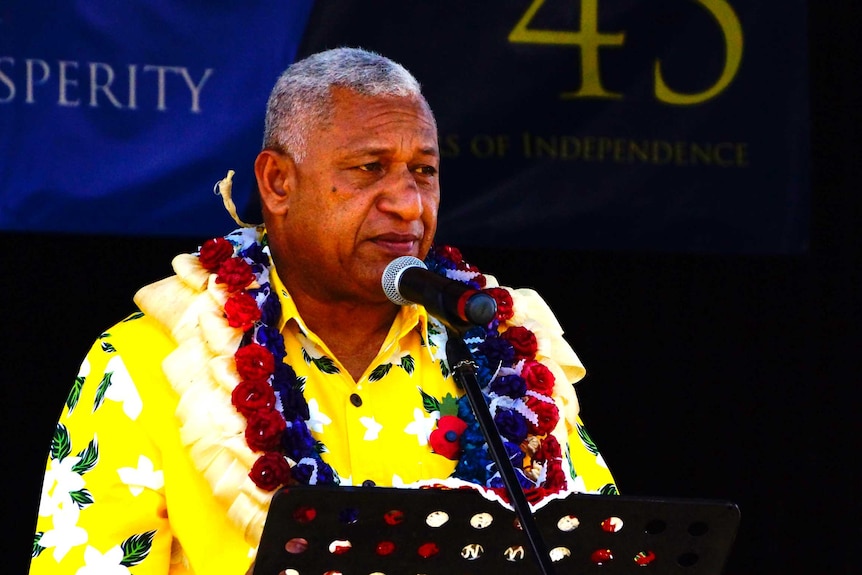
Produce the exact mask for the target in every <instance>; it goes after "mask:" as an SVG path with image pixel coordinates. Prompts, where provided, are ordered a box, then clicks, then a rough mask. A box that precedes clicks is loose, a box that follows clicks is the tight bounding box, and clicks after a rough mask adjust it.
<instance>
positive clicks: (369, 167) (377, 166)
mask: <svg viewBox="0 0 862 575" xmlns="http://www.w3.org/2000/svg"><path fill="white" fill-rule="evenodd" d="M356 169H358V170H360V171H362V172H379V171H381V170H382V169H383V164H381V163H380V162H369V163H367V164H362V165H361V166H357V167H356Z"/></svg>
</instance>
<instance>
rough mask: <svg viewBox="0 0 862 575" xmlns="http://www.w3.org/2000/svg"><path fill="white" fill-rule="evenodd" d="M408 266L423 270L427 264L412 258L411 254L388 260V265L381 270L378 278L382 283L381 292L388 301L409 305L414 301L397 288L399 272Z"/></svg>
mask: <svg viewBox="0 0 862 575" xmlns="http://www.w3.org/2000/svg"><path fill="white" fill-rule="evenodd" d="M408 268H422V269H423V270H427V269H428V266H426V265H425V262H423V261H422V260H420V259H419V258H414V257H413V256H401V257H398V258H395V259H394V260H392V261H391V262H389V265H387V266H386V269H385V270H383V277H381V278H380V283H381V284H383V293H385V294H386V297H388V298H389V301H391V302H392V303H394V304H396V305H410V304H412V303H415V302H412V301H410V300H409V299H406V298H405V297H404V296H402V295H401V292H400V291H399V289H398V286H399V284H400V283H401V274H402V273H404V270H406V269H408Z"/></svg>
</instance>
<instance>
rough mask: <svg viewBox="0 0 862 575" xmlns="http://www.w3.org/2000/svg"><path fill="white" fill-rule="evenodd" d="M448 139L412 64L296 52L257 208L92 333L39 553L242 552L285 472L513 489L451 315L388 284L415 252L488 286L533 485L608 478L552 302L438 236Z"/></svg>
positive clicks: (607, 484) (67, 415)
mask: <svg viewBox="0 0 862 575" xmlns="http://www.w3.org/2000/svg"><path fill="white" fill-rule="evenodd" d="M439 163H440V157H439V152H438V148H437V130H436V125H435V121H434V117H433V115H432V114H431V110H430V109H429V107H428V104H427V102H426V101H425V99H424V98H423V96H422V95H421V93H420V90H419V86H418V83H417V82H416V80H415V79H414V78H413V77H412V76H411V75H410V74H409V73H408V72H407V71H406V70H405V69H404V68H403V67H401V66H400V65H398V64H395V63H394V62H392V61H390V60H388V59H386V58H383V57H381V56H378V55H375V54H372V53H369V52H365V51H362V50H357V49H336V50H331V51H327V52H323V53H320V54H316V55H314V56H311V57H309V58H307V59H306V60H303V61H301V62H298V63H296V64H294V65H293V66H291V67H290V68H289V69H288V70H287V71H286V72H285V73H284V74H283V75H282V77H281V78H280V79H279V80H278V82H277V83H276V86H275V88H274V89H273V92H272V95H271V96H270V100H269V103H268V108H267V117H266V134H265V141H264V149H263V151H262V152H261V153H260V155H259V156H258V158H257V160H256V162H255V166H254V167H255V175H256V177H257V181H258V187H259V190H260V197H261V204H262V208H263V216H264V222H265V226H245V227H244V228H243V229H240V230H237V231H236V232H233V233H231V234H229V235H228V236H226V237H225V238H214V239H211V240H208V241H207V242H205V243H204V244H203V245H202V246H201V248H200V250H199V252H198V253H196V254H186V255H181V256H178V257H177V258H176V259H175V260H174V264H173V265H174V270H175V272H176V275H174V276H172V277H170V278H167V279H165V280H162V281H160V282H157V283H155V284H152V285H150V286H147V287H145V288H144V289H142V290H141V291H140V292H139V293H138V294H137V295H136V298H135V301H136V303H137V304H138V306H139V307H140V309H141V312H139V313H136V314H133V315H132V316H130V317H129V318H127V319H126V320H124V321H123V322H121V323H120V324H118V325H116V326H114V327H113V328H111V329H110V330H109V331H108V332H106V333H105V334H103V335H102V337H101V338H100V341H99V342H97V343H96V345H94V346H93V348H92V350H91V351H90V353H89V354H88V356H87V358H86V360H85V361H84V364H83V365H82V368H81V371H80V373H79V377H78V378H77V380H76V383H75V386H74V387H73V390H72V392H71V393H70V395H69V398H68V400H67V402H66V408H65V409H64V413H63V415H62V417H61V420H60V423H58V426H57V431H56V432H55V436H54V441H53V442H52V446H51V453H50V457H49V459H48V468H47V471H46V475H45V482H44V485H43V495H42V501H41V504H40V510H39V515H40V517H39V522H38V525H37V532H36V535H35V538H34V548H33V555H34V559H33V561H32V564H31V572H33V573H80V574H84V575H86V574H87V573H126V572H129V569H130V568H133V570H134V573H135V574H136V575H142V574H150V573H154V574H155V573H157V574H164V573H171V574H175V573H243V572H245V571H246V570H247V569H248V568H249V565H250V564H252V562H253V560H254V557H255V551H256V548H257V543H258V542H259V539H260V534H261V530H262V527H263V522H264V519H265V517H266V512H267V509H268V505H269V500H270V498H271V496H272V494H273V493H274V491H275V490H276V489H277V488H278V487H280V486H281V485H285V484H293V483H304V484H332V485H335V484H341V485H349V484H353V485H360V484H363V485H370V484H373V485H379V486H407V485H409V486H419V485H429V484H446V485H454V486H460V485H463V484H465V483H467V484H470V485H473V486H482V488H483V489H484V490H487V492H489V493H492V492H495V491H496V492H497V493H498V494H499V493H501V485H502V484H501V480H500V476H499V473H498V472H496V470H495V466H494V465H493V464H492V463H491V461H490V459H489V455H488V453H487V449H486V448H485V447H484V444H483V441H482V439H481V435H480V432H479V429H478V426H477V424H476V422H475V419H474V418H473V416H472V413H471V411H470V409H469V407H468V406H467V403H466V401H465V400H464V398H463V397H461V395H462V392H461V391H460V390H459V389H458V387H457V386H456V384H455V383H454V382H453V380H452V376H451V373H450V366H449V365H448V364H447V361H446V353H445V349H446V345H445V343H446V340H447V337H448V336H447V333H446V331H445V329H444V328H443V326H442V324H441V323H440V322H439V321H437V320H436V319H434V318H433V317H430V316H428V314H427V313H426V312H425V310H424V309H423V308H422V307H421V306H416V305H411V306H404V307H400V306H396V305H395V304H393V303H392V302H390V301H389V300H388V299H387V298H386V296H385V295H384V293H383V290H382V289H381V285H380V278H381V275H382V273H383V270H384V268H385V267H386V265H387V264H388V263H389V262H390V261H392V260H393V259H394V258H396V257H398V256H402V255H409V256H415V257H418V258H425V259H426V261H427V262H428V263H429V265H430V268H431V269H432V270H434V271H437V272H438V273H441V274H443V275H446V276H447V277H450V278H455V279H458V280H461V281H467V282H471V283H472V284H473V285H475V286H477V287H485V288H486V289H487V291H488V293H490V294H492V295H493V296H494V298H495V299H496V300H497V302H498V306H499V311H498V315H497V318H496V319H495V320H494V321H493V322H492V323H491V324H489V325H488V326H478V327H477V328H475V329H474V330H473V331H471V332H470V333H469V334H468V336H469V338H468V341H469V342H470V345H471V348H472V350H473V352H474V355H475V357H476V362H477V365H478V374H479V380H480V383H482V384H483V385H484V388H485V392H486V394H487V395H488V398H489V400H490V401H491V410H492V413H493V414H494V417H495V421H496V423H497V426H498V427H499V428H500V433H501V435H502V436H503V437H504V439H505V440H506V444H507V448H509V449H510V452H511V454H512V455H513V460H514V461H515V462H516V466H517V468H518V473H519V479H520V481H521V482H522V484H523V485H524V487H525V489H526V491H527V492H528V494H529V496H530V498H531V499H532V500H533V501H538V500H541V499H542V498H543V497H545V496H547V495H550V494H555V493H567V492H570V491H588V492H598V491H601V492H606V493H607V492H614V487H613V483H612V479H611V476H610V474H609V473H608V471H607V468H606V467H605V466H604V465H603V462H602V460H601V457H600V456H599V455H598V452H597V450H595V447H594V445H592V443H591V442H590V441H589V439H588V436H587V435H586V433H585V432H584V431H583V428H582V427H581V426H580V423H579V420H578V419H577V399H576V397H575V395H574V391H573V388H572V386H571V382H574V381H576V380H577V379H579V378H580V377H582V376H583V373H584V372H583V368H582V366H581V365H580V362H579V361H578V359H577V356H576V355H575V354H574V352H573V351H572V350H571V348H570V347H569V346H568V345H567V344H566V343H565V341H564V340H563V339H562V337H561V336H562V331H561V329H560V328H559V326H558V325H557V323H556V320H554V318H553V315H552V314H551V313H550V310H548V308H547V306H546V305H545V304H544V302H542V300H541V299H540V298H538V296H537V295H536V294H535V293H534V292H532V291H530V290H509V289H504V288H500V287H496V284H495V280H494V279H493V278H492V277H490V276H484V275H482V274H481V273H479V272H478V270H476V269H475V268H474V267H472V266H470V265H469V264H467V263H465V262H463V261H462V260H461V256H460V253H459V252H458V251H457V250H455V249H453V248H444V247H439V248H436V249H435V248H432V242H433V239H434V232H435V229H436V224H437V208H438V205H439V201H440V183H439ZM229 188H230V176H229V177H228V178H226V179H225V180H223V181H222V182H221V183H220V189H221V190H222V192H223V194H224V195H225V198H226V204H227V205H228V206H229V207H232V203H231V202H230V201H229ZM240 223H242V222H240ZM567 444H568V445H567Z"/></svg>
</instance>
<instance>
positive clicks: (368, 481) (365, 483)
mask: <svg viewBox="0 0 862 575" xmlns="http://www.w3.org/2000/svg"><path fill="white" fill-rule="evenodd" d="M375 485H376V483H374V481H372V480H371V479H366V480H365V481H363V482H362V487H374V486H375Z"/></svg>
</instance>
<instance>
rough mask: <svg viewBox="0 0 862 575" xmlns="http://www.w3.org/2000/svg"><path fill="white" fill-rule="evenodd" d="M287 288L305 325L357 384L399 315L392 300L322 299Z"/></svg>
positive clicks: (286, 285) (288, 286)
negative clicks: (354, 300)
mask: <svg viewBox="0 0 862 575" xmlns="http://www.w3.org/2000/svg"><path fill="white" fill-rule="evenodd" d="M285 287H287V289H288V291H289V292H290V296H291V298H293V301H294V303H295V304H296V308H297V310H298V311H299V315H300V316H301V317H302V320H303V322H304V323H305V325H306V326H308V328H309V329H310V330H311V331H313V332H314V333H315V334H317V336H318V337H320V339H321V340H323V342H324V343H325V344H326V346H327V347H328V348H329V349H330V351H332V353H333V354H334V355H335V358H336V359H337V360H338V361H339V362H340V363H341V365H342V366H344V368H345V369H346V370H347V372H348V373H349V374H350V375H351V377H352V378H353V380H354V381H358V380H359V379H360V378H361V377H362V374H363V373H365V371H366V370H367V369H368V367H369V365H370V364H371V362H372V361H373V360H374V358H375V357H376V356H377V354H378V352H379V351H380V348H381V347H382V346H383V342H384V341H385V339H386V335H387V334H388V333H389V330H390V328H391V327H392V322H393V321H395V317H396V316H397V315H398V310H399V308H398V306H396V305H395V304H393V303H391V302H389V301H386V302H379V303H374V302H371V303H368V302H362V303H357V302H353V301H328V300H322V299H320V298H318V297H315V296H314V295H311V294H309V293H308V292H306V291H304V290H302V289H292V288H291V286H290V285H289V284H287V281H286V280H285Z"/></svg>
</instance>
